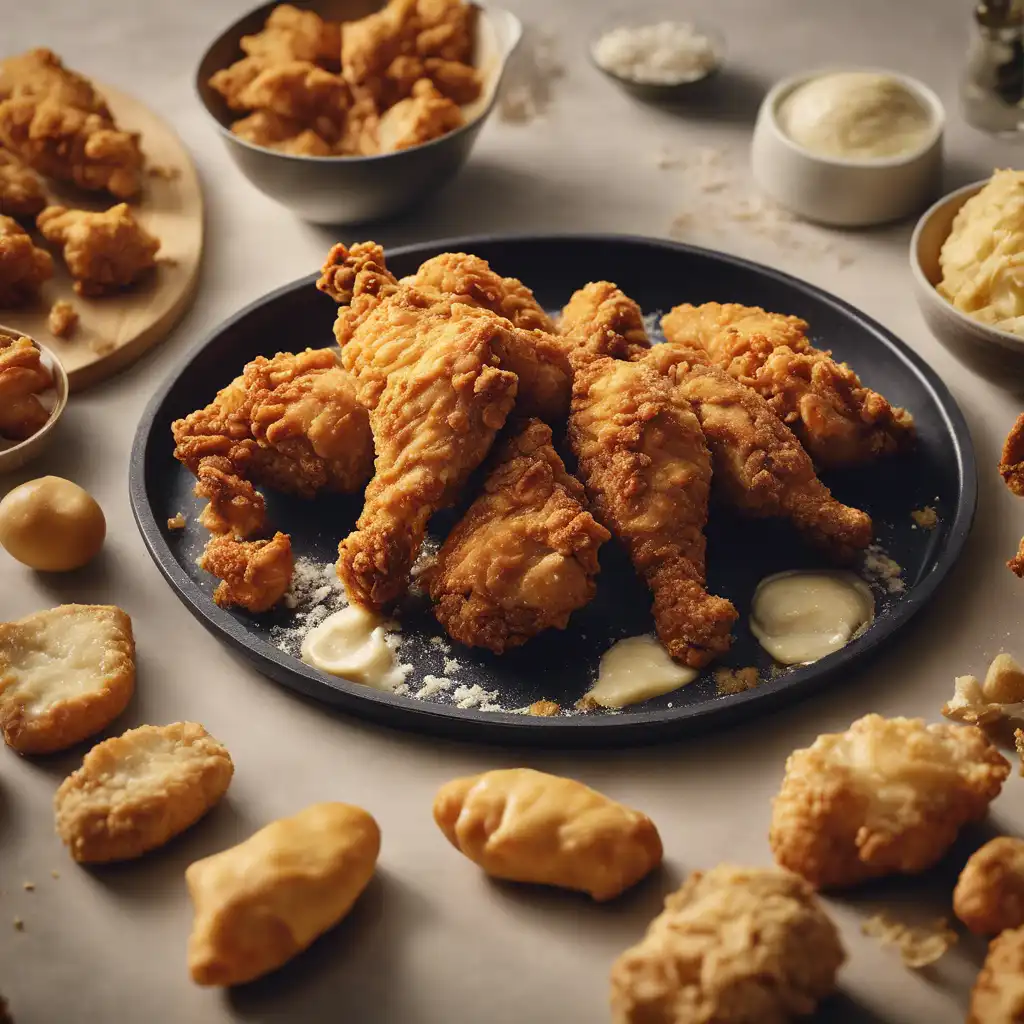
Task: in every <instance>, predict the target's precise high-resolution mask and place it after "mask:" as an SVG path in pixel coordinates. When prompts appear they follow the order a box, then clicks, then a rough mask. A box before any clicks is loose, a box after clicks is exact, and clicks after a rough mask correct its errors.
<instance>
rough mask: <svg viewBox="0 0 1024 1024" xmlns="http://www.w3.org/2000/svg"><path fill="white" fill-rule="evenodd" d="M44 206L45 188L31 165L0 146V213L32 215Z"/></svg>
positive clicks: (20, 215)
mask: <svg viewBox="0 0 1024 1024" xmlns="http://www.w3.org/2000/svg"><path fill="white" fill-rule="evenodd" d="M44 206H46V190H45V189H44V188H43V183H42V180H41V179H40V177H39V175H38V174H36V172H35V171H33V170H32V168H31V167H26V166H25V164H23V163H22V162H21V161H20V160H19V159H18V158H17V157H16V156H15V155H14V154H13V153H11V152H10V151H9V150H6V149H4V148H3V147H0V215H2V216H5V217H34V216H35V215H36V214H37V213H39V211H40V210H41V209H42V208H43V207H44Z"/></svg>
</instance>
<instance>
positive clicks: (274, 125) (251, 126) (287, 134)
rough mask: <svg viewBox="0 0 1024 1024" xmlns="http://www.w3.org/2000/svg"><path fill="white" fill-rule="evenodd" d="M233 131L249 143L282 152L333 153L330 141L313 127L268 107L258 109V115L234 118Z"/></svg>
mask: <svg viewBox="0 0 1024 1024" xmlns="http://www.w3.org/2000/svg"><path fill="white" fill-rule="evenodd" d="M231 130H232V131H233V132H234V133H235V135H237V136H238V137H239V138H240V139H245V140H246V142H251V143H252V144H253V145H255V146H266V147H267V148H269V149H278V150H280V151H281V152H282V153H293V154H294V155H296V156H330V155H331V153H332V152H333V150H332V148H331V144H330V143H329V142H328V141H327V140H326V139H325V138H323V137H322V136H320V135H317V133H316V132H315V131H313V130H312V129H311V128H303V127H302V125H301V124H300V123H299V122H298V121H291V120H289V119H288V118H285V117H281V116H280V115H278V114H274V113H271V112H270V111H268V110H257V111H256V113H255V114H250V115H249V116H248V117H243V118H242V119H241V120H239V121H235V122H234V124H232V125H231Z"/></svg>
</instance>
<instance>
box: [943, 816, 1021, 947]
mask: <svg viewBox="0 0 1024 1024" xmlns="http://www.w3.org/2000/svg"><path fill="white" fill-rule="evenodd" d="M953 911H954V912H955V913H956V916H957V917H959V918H960V920H961V921H963V923H964V924H965V925H967V927H968V928H970V929H971V931H972V932H975V933H977V934H978V935H998V934H999V932H1001V931H1003V930H1005V929H1006V928H1020V927H1021V926H1022V925H1024V839H1015V838H1012V837H1011V836H999V837H998V838H997V839H993V840H991V841H990V842H987V843H986V844H985V845H984V846H983V847H981V849H980V850H975V852H974V853H972V854H971V856H970V858H969V859H968V861H967V863H966V864H965V865H964V869H963V871H961V872H960V878H959V879H958V880H957V883H956V888H955V889H954V890H953Z"/></svg>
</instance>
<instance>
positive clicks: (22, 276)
mask: <svg viewBox="0 0 1024 1024" xmlns="http://www.w3.org/2000/svg"><path fill="white" fill-rule="evenodd" d="M51 277H53V257H52V256H50V254H49V253H48V252H47V251H46V250H45V249H40V248H39V247H38V246H37V245H36V244H35V243H34V242H33V241H32V239H31V238H30V237H29V235H28V232H26V231H25V229H24V228H23V227H22V226H21V225H20V224H19V223H18V222H17V221H16V220H14V218H13V217H3V216H0V307H3V308H8V309H9V308H12V307H16V306H23V305H25V303H27V302H30V301H32V300H33V299H35V298H36V296H37V295H38V294H39V289H40V287H41V286H42V284H43V282H44V281H49V280H50V278H51Z"/></svg>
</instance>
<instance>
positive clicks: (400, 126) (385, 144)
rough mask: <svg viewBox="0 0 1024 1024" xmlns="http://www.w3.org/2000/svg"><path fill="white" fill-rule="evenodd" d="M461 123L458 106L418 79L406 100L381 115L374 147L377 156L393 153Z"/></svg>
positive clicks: (437, 136) (431, 83)
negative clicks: (377, 153) (376, 148)
mask: <svg viewBox="0 0 1024 1024" xmlns="http://www.w3.org/2000/svg"><path fill="white" fill-rule="evenodd" d="M464 123H465V118H464V117H463V116H462V109H461V108H460V107H459V105H458V104H457V103H454V102H453V101H452V100H450V99H448V97H447V96H445V95H444V94H443V93H441V92H439V91H438V89H437V88H436V87H435V85H434V83H433V82H431V81H430V79H429V78H421V79H420V80H419V81H418V82H417V83H416V84H415V85H414V86H413V87H412V93H411V94H410V95H409V96H408V97H407V98H406V99H404V100H399V101H398V102H397V103H396V104H395V105H394V106H392V107H389V108H388V109H387V110H385V111H384V113H383V114H381V116H380V122H379V124H378V125H377V144H378V147H379V149H380V152H381V153H394V152H397V151H398V150H400V149H409V148H410V147H412V146H422V145H423V143H424V142H430V140H431V139H439V138H440V137H441V136H442V135H447V134H448V132H451V131H454V130H455V129H456V128H461V127H462V125H463V124H464Z"/></svg>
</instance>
